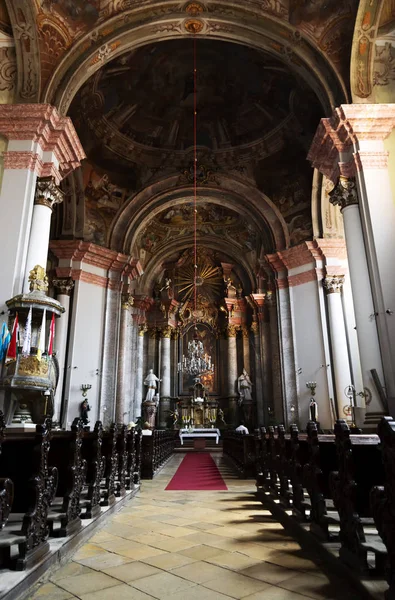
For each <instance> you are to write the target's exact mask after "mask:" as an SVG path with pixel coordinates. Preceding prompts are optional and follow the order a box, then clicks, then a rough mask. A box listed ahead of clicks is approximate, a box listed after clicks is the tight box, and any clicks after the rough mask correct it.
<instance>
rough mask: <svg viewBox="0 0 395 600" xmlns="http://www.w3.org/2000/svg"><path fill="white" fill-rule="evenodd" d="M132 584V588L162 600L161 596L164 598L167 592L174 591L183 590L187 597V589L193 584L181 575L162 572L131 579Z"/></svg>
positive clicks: (167, 594) (167, 595)
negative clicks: (134, 579)
mask: <svg viewBox="0 0 395 600" xmlns="http://www.w3.org/2000/svg"><path fill="white" fill-rule="evenodd" d="M132 585H133V587H134V588H137V589H138V590H140V591H142V592H145V593H146V594H149V595H151V596H153V597H154V598H159V599H160V600H162V598H163V599H166V598H168V597H169V592H170V593H174V594H175V593H176V592H181V591H183V592H184V594H185V598H186V599H187V598H188V591H187V590H188V589H189V588H191V587H193V586H194V585H195V584H194V583H193V582H191V581H187V580H186V579H182V578H181V577H176V576H175V575H172V573H164V572H163V573H158V574H157V575H152V577H145V578H144V579H139V580H138V581H133V584H132Z"/></svg>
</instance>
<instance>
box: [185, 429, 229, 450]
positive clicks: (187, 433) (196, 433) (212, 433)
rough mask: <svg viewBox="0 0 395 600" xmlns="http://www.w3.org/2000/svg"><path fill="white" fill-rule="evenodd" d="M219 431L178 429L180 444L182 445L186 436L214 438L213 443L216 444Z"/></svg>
mask: <svg viewBox="0 0 395 600" xmlns="http://www.w3.org/2000/svg"><path fill="white" fill-rule="evenodd" d="M220 435H221V432H220V430H219V429H193V430H189V429H180V441H181V446H183V445H184V439H186V438H209V437H212V438H215V443H216V444H217V445H218V442H219V438H220Z"/></svg>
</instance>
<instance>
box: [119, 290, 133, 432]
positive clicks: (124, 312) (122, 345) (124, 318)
mask: <svg viewBox="0 0 395 600" xmlns="http://www.w3.org/2000/svg"><path fill="white" fill-rule="evenodd" d="M132 304H133V297H132V296H131V295H130V294H122V298H121V318H120V323H119V339H118V344H119V349H118V369H117V395H116V403H115V422H116V423H122V424H123V423H125V422H126V415H127V413H128V411H127V401H128V398H126V389H127V370H128V369H127V361H128V352H127V348H128V337H127V336H128V325H129V318H130V315H129V313H130V307H131V305H132Z"/></svg>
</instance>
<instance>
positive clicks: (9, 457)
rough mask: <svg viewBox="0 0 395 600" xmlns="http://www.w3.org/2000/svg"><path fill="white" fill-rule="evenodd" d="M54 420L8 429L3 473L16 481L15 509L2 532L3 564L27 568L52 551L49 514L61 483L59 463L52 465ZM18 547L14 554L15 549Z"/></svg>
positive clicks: (0, 465) (0, 463) (1, 459)
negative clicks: (28, 427)
mask: <svg viewBox="0 0 395 600" xmlns="http://www.w3.org/2000/svg"><path fill="white" fill-rule="evenodd" d="M50 438H51V421H50V419H47V420H46V421H45V423H43V424H42V425H37V427H36V431H35V432H32V433H13V432H12V431H7V432H6V435H5V439H4V441H3V443H2V448H1V455H0V477H2V478H5V479H7V478H9V479H11V481H12V482H13V484H14V500H13V505H12V512H11V513H10V516H9V520H8V523H7V525H5V527H4V528H3V530H2V531H1V533H0V565H1V566H2V567H7V568H13V569H16V570H18V571H19V570H24V569H26V568H27V567H30V566H33V565H34V564H36V563H37V562H38V561H40V560H41V559H42V558H43V557H44V556H45V555H46V554H47V553H48V551H49V544H48V542H47V538H48V533H49V531H48V523H47V515H48V510H49V507H50V505H51V503H52V501H53V499H54V497H55V493H56V488H57V484H58V472H57V469H56V467H52V468H51V467H48V452H49V447H50ZM16 546H17V547H18V550H17V553H16V555H15V556H14V555H13V554H12V552H11V551H12V549H13V548H15V547H16Z"/></svg>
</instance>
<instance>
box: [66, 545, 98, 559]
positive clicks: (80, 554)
mask: <svg viewBox="0 0 395 600" xmlns="http://www.w3.org/2000/svg"><path fill="white" fill-rule="evenodd" d="M104 553H105V550H103V548H100V547H99V546H96V544H90V543H89V544H84V545H83V546H81V548H80V549H79V550H77V552H76V553H75V554H74V557H73V558H74V560H78V559H79V558H90V557H91V556H97V555H98V554H104Z"/></svg>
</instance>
